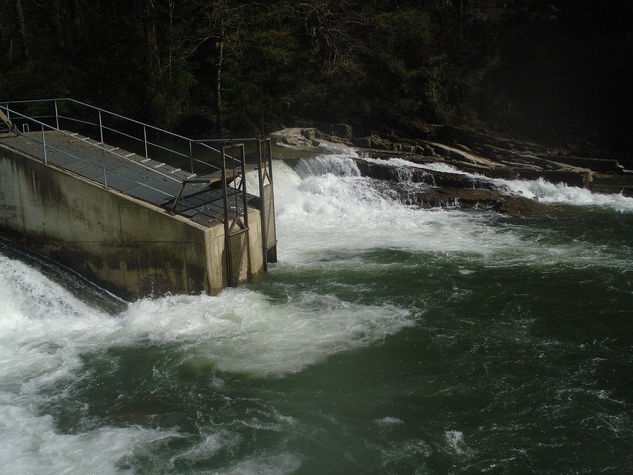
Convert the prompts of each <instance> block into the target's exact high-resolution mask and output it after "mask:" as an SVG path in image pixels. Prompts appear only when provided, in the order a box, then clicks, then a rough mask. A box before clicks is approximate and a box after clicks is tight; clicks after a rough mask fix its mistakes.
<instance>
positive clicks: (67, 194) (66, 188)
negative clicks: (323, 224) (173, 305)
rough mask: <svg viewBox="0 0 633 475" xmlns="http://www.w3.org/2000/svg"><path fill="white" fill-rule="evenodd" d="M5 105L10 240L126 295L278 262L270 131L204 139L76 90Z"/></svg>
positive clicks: (201, 284)
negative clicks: (95, 102)
mask: <svg viewBox="0 0 633 475" xmlns="http://www.w3.org/2000/svg"><path fill="white" fill-rule="evenodd" d="M0 111H1V113H2V115H0V120H1V121H0V184H1V187H0V237H2V238H3V239H6V240H8V241H11V242H14V243H15V244H18V245H20V246H22V247H25V248H26V249H29V250H32V251H34V252H36V253H38V254H42V255H44V256H47V257H50V258H52V259H54V260H56V261H58V262H59V263H61V264H63V265H65V266H67V267H70V268H71V269H73V270H75V271H77V272H79V273H80V274H82V275H84V276H86V277H87V278H88V279H90V280H93V281H95V282H96V283H98V284H99V285H102V286H103V287H104V288H106V289H108V290H111V291H113V292H114V293H116V294H118V295H121V296H122V297H124V298H137V297H142V296H145V295H157V294H164V293H195V292H199V291H207V292H209V293H211V294H215V293H217V292H219V291H220V290H221V288H223V287H226V286H235V285H237V284H238V283H240V282H243V281H245V280H247V279H249V278H250V277H252V276H254V275H256V274H258V273H260V272H261V271H263V270H266V269H267V265H268V263H269V262H275V261H276V246H277V240H276V232H275V218H274V193H273V178H272V176H273V175H272V153H271V142H270V139H269V138H261V137H258V138H243V139H235V140H194V139H190V138H187V137H184V136H181V135H178V134H174V133H171V132H168V131H166V130H163V129H160V128H157V127H154V126H151V125H149V124H145V123H142V122H139V121H135V120H132V119H129V118H126V117H124V116H121V115H119V114H115V113H113V112H109V111H106V110H104V109H100V108H97V107H94V106H90V105H88V104H84V103H81V102H78V101H75V100H72V99H67V98H64V99H50V100H39V101H19V102H5V103H0ZM249 173H252V174H257V177H258V179H257V183H258V186H257V187H256V189H254V190H250V189H247V181H248V180H247V179H246V176H247V174H249Z"/></svg>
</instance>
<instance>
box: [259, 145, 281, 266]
mask: <svg viewBox="0 0 633 475" xmlns="http://www.w3.org/2000/svg"><path fill="white" fill-rule="evenodd" d="M257 160H258V163H257V175H258V178H259V180H258V181H259V198H260V208H259V212H260V217H261V223H262V224H261V226H262V252H263V254H264V270H268V263H269V262H277V235H276V234H277V233H276V229H275V224H274V216H275V195H274V187H273V166H272V143H271V140H270V138H266V139H259V140H258V142H257ZM266 181H268V183H266ZM271 216H272V220H273V221H272V223H273V224H272V226H271V224H270V223H271ZM271 227H272V229H271Z"/></svg>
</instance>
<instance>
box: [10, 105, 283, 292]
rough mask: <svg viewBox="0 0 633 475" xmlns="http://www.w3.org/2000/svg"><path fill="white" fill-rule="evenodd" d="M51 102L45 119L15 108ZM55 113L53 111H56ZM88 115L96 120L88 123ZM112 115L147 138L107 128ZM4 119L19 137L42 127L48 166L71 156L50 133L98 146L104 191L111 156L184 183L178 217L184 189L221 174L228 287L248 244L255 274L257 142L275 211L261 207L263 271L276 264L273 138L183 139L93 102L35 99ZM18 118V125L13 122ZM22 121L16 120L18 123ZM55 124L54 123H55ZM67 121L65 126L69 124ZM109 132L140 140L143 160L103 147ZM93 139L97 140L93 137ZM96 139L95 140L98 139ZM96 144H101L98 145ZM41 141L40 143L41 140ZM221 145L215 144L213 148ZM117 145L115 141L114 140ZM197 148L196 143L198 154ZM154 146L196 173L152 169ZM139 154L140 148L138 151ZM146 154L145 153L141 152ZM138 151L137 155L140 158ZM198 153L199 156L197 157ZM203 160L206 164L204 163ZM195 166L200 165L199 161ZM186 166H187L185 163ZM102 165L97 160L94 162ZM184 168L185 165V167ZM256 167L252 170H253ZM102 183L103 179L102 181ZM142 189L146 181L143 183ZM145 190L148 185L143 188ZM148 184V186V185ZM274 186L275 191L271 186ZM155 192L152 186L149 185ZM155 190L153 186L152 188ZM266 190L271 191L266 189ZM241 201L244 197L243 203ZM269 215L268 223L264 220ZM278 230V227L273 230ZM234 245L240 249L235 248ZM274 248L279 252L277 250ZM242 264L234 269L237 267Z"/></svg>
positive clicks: (171, 208)
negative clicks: (251, 203)
mask: <svg viewBox="0 0 633 475" xmlns="http://www.w3.org/2000/svg"><path fill="white" fill-rule="evenodd" d="M33 103H36V104H49V109H48V110H49V112H48V114H43V115H40V116H28V115H24V114H21V113H20V112H18V110H16V108H15V107H13V105H22V104H33ZM62 105H63V107H62ZM51 109H52V110H51ZM65 110H70V111H72V113H66V114H64V113H63V111H65ZM95 111H96V112H97V117H96V118H95V116H94V112H95ZM86 116H88V117H93V119H92V120H91V119H90V118H88V119H86ZM108 117H110V118H114V120H115V123H116V121H125V123H126V124H128V128H127V129H124V130H129V124H138V125H140V126H141V127H142V131H143V132H142V134H143V135H142V138H139V137H138V133H136V134H128V133H127V132H125V131H124V130H117V128H115V127H113V126H112V125H108V124H109V123H110V122H109V120H108ZM0 119H2V121H3V122H4V123H6V125H7V127H8V128H9V130H10V131H13V132H15V133H17V134H19V133H20V132H19V130H18V127H19V126H20V124H22V127H24V129H25V130H27V131H28V130H29V128H30V125H33V126H34V128H35V130H37V128H38V127H41V143H42V151H43V161H44V162H45V163H49V158H55V157H56V155H54V156H52V155H51V156H50V157H49V151H53V152H55V153H66V152H64V151H63V150H60V149H59V148H56V147H55V146H54V144H53V145H51V144H50V142H51V141H50V138H51V135H50V134H49V133H47V132H50V131H53V132H54V133H55V134H62V135H64V136H67V137H71V138H72V140H73V141H75V140H78V141H80V142H83V143H84V144H85V145H86V146H90V147H94V148H95V150H97V151H100V152H101V153H103V154H104V156H103V161H102V168H103V185H104V186H105V188H108V187H109V183H108V176H107V175H108V166H107V160H106V155H111V156H113V157H115V158H116V159H117V160H121V161H127V162H130V163H131V164H133V165H134V166H138V167H141V168H143V169H145V170H147V171H149V172H151V173H155V174H158V175H160V176H161V177H163V179H166V180H173V181H176V182H178V183H179V184H180V188H179V191H178V194H177V196H175V197H174V196H173V195H172V194H170V193H164V194H166V195H168V196H169V197H170V198H173V199H174V200H173V203H170V205H169V206H168V207H167V210H168V212H170V213H171V214H174V213H176V210H177V208H178V203H179V202H180V201H181V199H183V195H184V193H185V188H186V187H187V185H188V184H192V183H208V184H212V183H214V182H217V181H218V178H219V176H218V175H221V186H222V200H223V205H224V210H223V211H224V216H223V218H224V219H223V221H224V229H225V246H226V266H227V284H228V285H229V286H234V285H237V284H238V281H239V279H240V275H241V274H242V271H241V269H242V267H243V264H244V263H243V258H244V256H243V251H244V245H246V253H247V255H246V257H247V259H248V266H247V269H248V270H247V274H248V277H250V273H251V262H250V261H251V255H250V242H249V239H250V237H249V232H248V231H249V222H248V193H247V189H246V170H247V166H246V154H245V145H244V144H245V143H246V142H256V143H257V151H256V153H257V157H258V164H257V168H258V173H259V188H260V196H262V195H263V194H264V193H270V196H271V202H270V207H267V209H266V210H264V207H263V206H262V207H260V210H261V215H262V238H263V239H264V245H263V249H262V251H263V252H264V269H266V268H267V263H268V262H276V251H275V250H276V243H277V241H276V240H274V245H273V246H272V247H271V246H270V243H271V239H270V237H271V234H270V231H269V229H268V225H269V214H270V213H271V212H272V213H273V218H272V219H273V221H272V223H273V224H272V226H273V228H274V203H273V202H272V181H273V179H272V148H271V141H270V139H262V138H260V137H258V138H244V139H240V140H239V141H237V140H235V139H234V140H231V141H230V142H227V140H226V139H224V140H223V141H222V142H219V141H218V140H216V139H210V140H192V139H190V138H187V137H183V136H180V135H177V134H174V133H172V132H169V131H166V130H163V129H159V128H157V127H154V126H152V125H148V124H145V123H142V122H138V121H135V120H133V119H129V118H127V117H124V116H121V115H119V114H115V113H113V112H109V111H107V110H104V109H100V108H98V107H94V106H91V105H89V104H85V103H82V102H79V101H75V100H73V99H69V98H55V99H44V100H35V101H11V102H1V103H0ZM11 119H13V121H12V120H11ZM95 119H97V120H95ZM15 121H17V122H15ZM53 121H54V122H53ZM62 121H68V122H70V123H77V124H82V125H84V126H87V127H92V131H93V132H92V133H89V134H88V135H89V136H88V137H77V133H74V134H73V133H70V132H68V131H65V130H62V129H61V128H60V124H61V123H62ZM64 123H65V122H64ZM137 130H138V129H137ZM150 132H151V134H153V135H151V136H152V137H153V136H154V134H155V135H156V137H158V138H159V139H160V138H168V139H169V140H173V141H180V144H182V142H186V144H184V146H185V147H187V145H188V151H187V149H186V148H184V150H183V148H182V145H181V146H180V148H176V147H170V148H168V147H165V146H164V145H161V143H160V142H158V139H157V140H154V142H156V143H153V142H150V140H149V138H148V137H149V133H150ZM110 133H112V135H115V136H117V137H119V136H120V137H123V138H127V139H130V140H134V141H136V144H137V145H138V147H139V148H140V147H143V149H144V155H145V159H144V160H134V159H132V158H130V157H131V156H132V155H135V154H134V153H130V154H125V153H124V152H123V151H122V152H121V153H119V152H116V150H117V147H114V148H110V147H106V146H105V143H104V134H107V135H108V138H110ZM90 135H92V139H91V138H90ZM93 139H94V140H93ZM97 140H99V142H98V143H97ZM37 141H38V140H35V142H37ZM212 143H213V144H217V145H215V146H212V145H210V144H212ZM115 144H116V142H115ZM194 144H195V145H196V147H195V150H194ZM150 148H151V151H152V154H153V153H154V150H155V149H156V150H157V151H165V152H168V153H170V154H173V155H174V156H175V157H176V159H178V160H181V161H182V160H187V161H188V162H189V163H188V165H189V167H190V169H191V176H189V177H188V178H185V179H182V178H180V179H176V178H175V177H173V176H171V175H169V174H168V173H163V172H160V171H159V170H157V169H156V167H153V166H151V163H148V164H147V165H146V164H145V162H148V161H150V160H151V158H150ZM139 151H140V150H139ZM141 153H143V152H141ZM141 153H138V155H141ZM196 153H197V154H198V155H199V157H196ZM210 153H213V154H217V156H219V157H220V158H221V167H220V166H216V165H214V164H212V163H210V162H209V161H208V159H207V158H206V157H207V156H208V155H209V154H210ZM203 157H204V160H203V159H202V158H203ZM194 162H195V163H194ZM181 163H182V162H181ZM198 164H201V165H204V166H206V167H208V168H209V169H210V170H211V172H210V174H208V175H207V173H208V172H205V173H202V174H201V176H199V177H198V176H197V175H196V173H195V172H194V167H195V168H199V167H198ZM95 165H97V166H99V165H98V162H97V163H95ZM183 168H184V167H183ZM249 168H252V167H249ZM98 181H101V180H98ZM139 184H140V185H143V183H141V182H139ZM144 186H145V185H144ZM147 186H149V185H147ZM268 186H270V188H266V187H268ZM150 188H151V187H150ZM152 189H154V188H152ZM265 189H266V191H264V190H265ZM155 191H157V192H160V193H163V192H162V191H161V190H159V189H155ZM240 198H241V199H240ZM264 215H265V216H266V219H264ZM273 231H274V229H273ZM241 234H246V236H245V237H243V238H239V242H240V246H239V247H240V257H239V259H232V257H236V256H235V255H233V256H232V254H234V253H235V250H232V249H231V241H236V240H238V239H232V238H234V237H235V236H238V235H241ZM233 247H235V246H233ZM273 248H274V249H273ZM236 265H237V266H238V268H237V269H235V266H236Z"/></svg>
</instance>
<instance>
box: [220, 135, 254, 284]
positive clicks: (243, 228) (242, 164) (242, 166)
mask: <svg viewBox="0 0 633 475" xmlns="http://www.w3.org/2000/svg"><path fill="white" fill-rule="evenodd" d="M235 149H237V150H239V159H237V158H235V157H234V156H230V155H228V154H227V151H233V150H235ZM227 158H228V159H229V160H230V165H231V166H230V167H227ZM238 163H239V172H238V171H237V169H238ZM228 168H230V169H231V175H230V176H231V177H234V183H237V178H238V177H239V178H240V183H239V185H236V186H235V187H234V190H235V191H233V192H232V193H231V195H230V196H229V192H228V191H229V184H228V179H229V178H230V177H229V176H228V175H227V169H228ZM222 183H223V185H222V198H223V204H224V249H225V258H226V282H227V286H229V287H235V286H236V285H237V284H238V283H239V276H240V273H241V269H242V258H243V252H242V249H240V250H239V252H240V259H239V262H238V267H237V269H233V249H232V246H231V238H232V237H234V236H238V235H241V234H245V235H246V243H245V244H246V258H247V274H248V277H249V278H250V272H251V254H250V241H249V233H248V194H247V191H246V154H245V152H244V144H243V143H240V144H234V143H230V144H228V145H223V146H222ZM239 195H241V196H242V203H241V208H242V213H240V204H239V202H238V196H239ZM231 197H232V198H234V199H233V206H232V207H231V206H230V203H229V199H230V198H231ZM231 211H233V212H231ZM240 218H242V222H241V223H240ZM236 224H237V226H238V227H239V228H240V229H239V230H238V231H235V232H233V231H232V229H233V227H234V225H236ZM235 270H236V271H237V277H236V278H235V279H234V275H233V274H234V271H235Z"/></svg>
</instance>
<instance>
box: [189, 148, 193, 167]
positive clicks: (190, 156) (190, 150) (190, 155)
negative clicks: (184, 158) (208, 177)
mask: <svg viewBox="0 0 633 475" xmlns="http://www.w3.org/2000/svg"><path fill="white" fill-rule="evenodd" d="M189 166H190V167H191V173H193V144H192V142H191V140H189Z"/></svg>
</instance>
